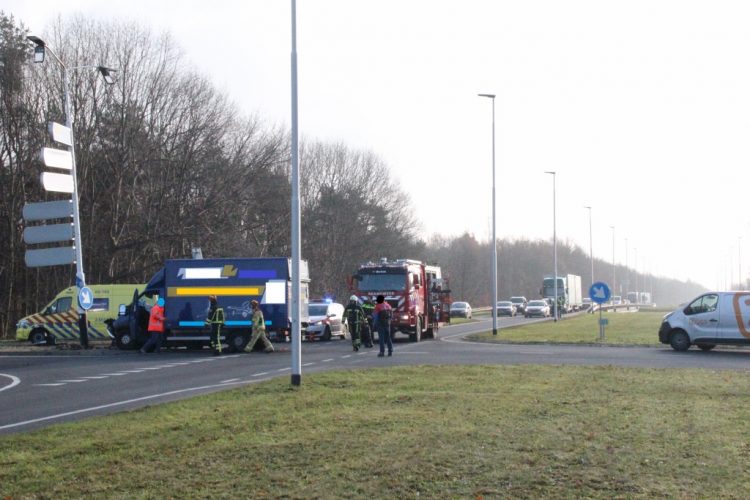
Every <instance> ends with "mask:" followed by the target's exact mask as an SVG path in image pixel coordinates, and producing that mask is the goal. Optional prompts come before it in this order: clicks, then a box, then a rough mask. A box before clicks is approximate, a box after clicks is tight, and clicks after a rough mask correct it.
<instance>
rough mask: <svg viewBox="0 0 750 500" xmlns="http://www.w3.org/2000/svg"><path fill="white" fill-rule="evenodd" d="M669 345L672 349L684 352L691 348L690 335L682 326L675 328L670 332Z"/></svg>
mask: <svg viewBox="0 0 750 500" xmlns="http://www.w3.org/2000/svg"><path fill="white" fill-rule="evenodd" d="M669 345H671V346H672V349H674V350H675V351H679V352H684V351H687V350H688V349H690V336H689V335H688V334H687V332H686V331H685V330H683V329H681V328H675V329H674V330H672V331H671V332H669Z"/></svg>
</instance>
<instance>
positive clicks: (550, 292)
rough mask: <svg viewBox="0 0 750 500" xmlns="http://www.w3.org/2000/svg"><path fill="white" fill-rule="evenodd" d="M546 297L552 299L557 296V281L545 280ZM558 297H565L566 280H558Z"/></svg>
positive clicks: (552, 279)
mask: <svg viewBox="0 0 750 500" xmlns="http://www.w3.org/2000/svg"><path fill="white" fill-rule="evenodd" d="M544 295H545V297H551V296H554V295H555V279H554V278H545V279H544ZM557 295H565V280H563V279H562V278H557Z"/></svg>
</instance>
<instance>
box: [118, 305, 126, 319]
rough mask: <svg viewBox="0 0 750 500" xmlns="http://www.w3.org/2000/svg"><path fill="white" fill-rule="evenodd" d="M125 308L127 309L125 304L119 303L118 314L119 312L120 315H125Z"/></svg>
mask: <svg viewBox="0 0 750 500" xmlns="http://www.w3.org/2000/svg"><path fill="white" fill-rule="evenodd" d="M126 309H127V308H126V307H125V304H120V310H119V311H118V314H119V315H120V316H125V311H126Z"/></svg>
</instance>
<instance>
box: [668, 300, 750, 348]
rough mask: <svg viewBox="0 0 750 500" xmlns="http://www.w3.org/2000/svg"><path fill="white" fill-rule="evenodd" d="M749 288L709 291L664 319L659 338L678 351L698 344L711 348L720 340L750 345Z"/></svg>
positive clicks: (727, 342) (725, 342)
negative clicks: (739, 290) (735, 290)
mask: <svg viewBox="0 0 750 500" xmlns="http://www.w3.org/2000/svg"><path fill="white" fill-rule="evenodd" d="M749 320H750V292H710V293H704V294H703V295H701V296H699V297H697V298H695V299H693V300H691V301H690V302H689V303H688V305H687V306H684V307H682V308H680V309H677V310H676V311H673V312H671V313H669V314H667V315H666V316H664V319H662V323H661V327H660V328H659V342H661V343H662V344H669V345H671V346H672V348H673V349H674V350H675V351H686V350H688V349H689V348H690V346H691V345H697V346H698V347H699V348H700V349H702V350H704V351H710V350H711V349H713V348H714V347H716V345H717V344H733V345H750V322H749Z"/></svg>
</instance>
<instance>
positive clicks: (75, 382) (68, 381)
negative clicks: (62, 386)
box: [58, 379, 88, 384]
mask: <svg viewBox="0 0 750 500" xmlns="http://www.w3.org/2000/svg"><path fill="white" fill-rule="evenodd" d="M58 382H65V383H66V384H67V383H71V384H77V383H79V382H88V380H81V379H70V380H58Z"/></svg>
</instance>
